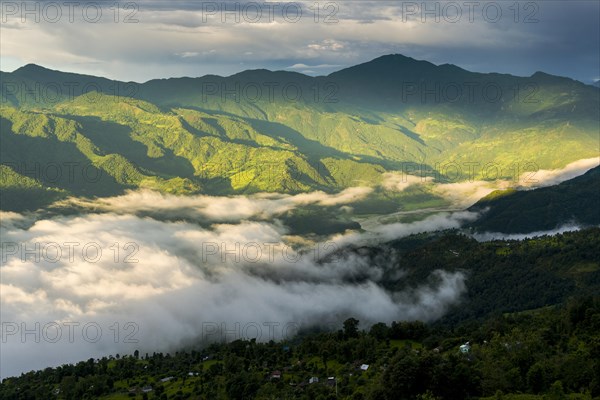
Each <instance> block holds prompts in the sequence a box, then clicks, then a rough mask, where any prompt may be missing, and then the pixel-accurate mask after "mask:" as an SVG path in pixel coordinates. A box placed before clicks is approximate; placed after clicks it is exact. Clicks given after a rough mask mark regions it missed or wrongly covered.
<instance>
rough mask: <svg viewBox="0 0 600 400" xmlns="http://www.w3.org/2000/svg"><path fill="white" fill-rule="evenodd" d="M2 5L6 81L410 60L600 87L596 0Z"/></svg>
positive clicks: (307, 69) (316, 71)
mask: <svg viewBox="0 0 600 400" xmlns="http://www.w3.org/2000/svg"><path fill="white" fill-rule="evenodd" d="M0 3H1V6H2V7H1V12H2V16H1V18H2V20H1V22H2V23H1V32H0V45H1V56H2V57H1V65H0V67H1V69H2V70H3V71H12V70H14V69H16V68H18V67H20V66H22V65H24V64H27V63H36V64H40V65H43V66H46V67H49V68H53V69H60V70H64V71H73V72H80V73H88V74H94V75H102V76H106V77H109V78H114V79H120V80H134V81H138V82H143V81H146V80H149V79H153V78H167V77H178V76H193V77H195V76H202V75H205V74H218V75H230V74H233V73H236V72H239V71H242V70H245V69H254V68H267V69H271V70H278V69H287V70H290V71H298V72H303V73H306V74H310V75H325V74H328V73H330V72H332V71H335V70H338V69H341V68H344V67H347V66H351V65H355V64H358V63H361V62H365V61H368V60H371V59H373V58H376V57H378V56H381V55H384V54H390V53H401V54H404V55H407V56H411V57H414V58H417V59H426V60H428V61H431V62H434V63H436V64H443V63H451V64H456V65H459V66H461V67H463V68H466V69H469V70H472V71H480V72H492V71H494V72H503V73H512V74H515V75H523V76H529V75H531V74H533V73H534V72H535V71H538V70H541V71H545V72H548V73H552V74H556V75H562V76H568V77H572V78H575V79H579V80H581V81H584V82H586V83H589V82H591V81H593V80H596V79H600V72H599V70H600V50H599V49H600V31H599V26H600V23H599V18H600V2H599V1H597V0H590V1H568V2H567V1H546V0H545V1H524V2H519V3H515V2H514V1H512V0H511V1H497V2H488V1H479V2H475V1H473V2H469V1H456V2H434V1H427V2H421V1H419V2H406V1H348V0H343V1H342V0H337V1H317V0H314V1H313V0H311V1H307V2H291V3H290V2H285V1H280V2H278V3H274V2H271V3H265V2H262V1H258V2H248V1H243V2H232V1H227V2H221V1H219V2H204V1H198V0H196V1H138V2H127V1H122V2H119V3H117V4H118V5H119V12H118V13H117V11H116V8H115V6H114V4H115V1H113V0H110V1H106V2H103V1H86V0H79V5H76V4H72V3H71V4H69V3H68V2H66V0H64V1H57V2H52V1H41V2H28V3H27V4H26V5H25V6H23V4H24V3H22V2H21V1H17V2H11V1H0ZM317 9H318V10H319V12H318V13H317V11H316V10H317ZM100 13H101V15H100ZM36 19H37V21H36Z"/></svg>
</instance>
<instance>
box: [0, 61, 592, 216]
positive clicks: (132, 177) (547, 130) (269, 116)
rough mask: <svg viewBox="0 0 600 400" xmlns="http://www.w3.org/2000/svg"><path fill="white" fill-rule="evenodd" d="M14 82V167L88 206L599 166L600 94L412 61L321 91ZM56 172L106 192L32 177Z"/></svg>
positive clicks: (7, 130)
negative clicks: (385, 177) (136, 197)
mask: <svg viewBox="0 0 600 400" xmlns="http://www.w3.org/2000/svg"><path fill="white" fill-rule="evenodd" d="M0 79H1V80H2V85H1V86H2V99H1V103H2V105H1V110H0V111H1V119H0V122H1V125H2V126H1V127H0V138H1V140H2V149H1V150H0V157H1V160H0V161H1V163H2V164H4V165H5V167H6V168H9V169H10V170H11V172H10V173H11V174H13V175H14V174H21V175H24V176H27V177H29V178H31V179H34V180H35V181H36V182H37V184H38V185H40V186H41V187H45V188H51V189H52V190H54V191H57V192H65V193H73V194H77V195H84V194H85V195H106V194H114V193H118V192H120V191H122V190H124V189H127V188H137V187H149V188H155V189H158V190H162V191H169V192H174V193H183V194H185V193H196V192H204V193H213V194H227V193H239V192H242V193H248V192H257V191H269V192H274V191H277V192H290V193H292V192H301V191H307V190H326V191H336V190H340V189H343V188H346V187H349V186H357V185H377V184H378V183H379V182H380V181H381V177H380V176H381V173H383V172H385V171H389V170H408V169H413V168H414V166H415V165H418V166H419V167H420V168H421V169H422V170H424V171H425V173H426V174H429V175H433V176H436V177H437V178H438V179H442V180H443V179H444V178H446V180H451V181H463V180H466V179H468V178H477V179H495V178H507V179H514V178H515V174H516V172H515V171H517V170H518V171H521V172H522V171H523V170H535V169H538V168H560V167H563V166H564V165H566V164H567V163H569V162H572V161H575V160H578V159H582V158H588V157H594V156H597V155H598V153H599V152H600V149H599V148H598V145H599V142H598V125H597V122H598V120H599V118H600V114H599V112H600V111H599V109H600V101H599V96H600V90H598V89H596V88H594V87H592V86H590V85H584V84H582V83H580V82H576V81H573V80H570V79H567V78H560V77H556V76H551V75H547V74H543V73H536V74H534V75H532V76H531V77H527V78H521V77H515V76H511V75H500V74H478V73H472V72H469V71H466V70H463V69H461V68H459V67H456V66H453V65H440V66H436V65H434V64H431V63H429V62H426V61H417V60H414V59H412V58H408V57H404V56H401V55H389V56H383V57H380V58H377V59H375V60H373V61H371V62H368V63H365V64H361V65H357V66H355V67H351V68H347V69H344V70H342V71H339V72H336V73H333V74H331V75H329V76H325V77H316V78H313V77H309V76H305V75H302V74H298V73H292V72H285V71H276V72H271V71H267V70H252V71H244V72H241V73H239V74H236V75H232V76H229V77H219V76H204V77H202V78H176V79H163V80H153V81H149V82H146V83H143V84H136V83H132V82H128V83H126V82H117V81H111V80H108V79H105V78H98V77H93V76H88V75H80V74H71V73H63V72H60V71H52V70H49V69H46V68H43V67H40V66H36V65H27V66H25V67H22V68H20V69H18V70H16V71H14V72H12V73H5V72H3V73H1V75H0ZM36 163H37V164H36ZM52 163H56V164H59V165H61V166H63V168H64V165H65V164H69V163H77V165H80V166H83V167H85V168H89V171H88V172H89V175H92V176H96V175H100V177H99V178H98V181H95V180H93V179H92V180H90V179H70V178H69V179H67V178H68V177H67V176H66V174H61V176H60V177H59V178H58V179H49V177H48V176H47V175H49V174H47V173H42V172H40V171H36V167H32V165H34V166H35V165H39V168H38V169H40V170H42V171H46V170H47V169H48V166H49V165H51V164H52ZM490 171H492V172H493V173H492V172H490ZM7 179H8V178H6V179H5V178H4V177H1V179H0V184H1V185H2V186H6V185H7V183H6V182H8V181H7ZM90 181H92V182H90ZM13 183H14V180H13ZM42 203H43V201H42V202H41V204H42ZM6 204H7V203H6V202H5V203H4V205H3V206H2V208H5V209H6ZM9 208H10V207H9Z"/></svg>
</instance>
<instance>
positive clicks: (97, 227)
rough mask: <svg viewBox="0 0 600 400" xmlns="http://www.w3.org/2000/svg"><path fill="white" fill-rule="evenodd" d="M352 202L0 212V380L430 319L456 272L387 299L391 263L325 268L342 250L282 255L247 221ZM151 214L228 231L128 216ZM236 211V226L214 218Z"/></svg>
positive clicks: (458, 288)
mask: <svg viewBox="0 0 600 400" xmlns="http://www.w3.org/2000/svg"><path fill="white" fill-rule="evenodd" d="M363 194H364V190H362V189H360V190H359V189H352V190H347V191H344V192H342V193H340V194H338V195H326V194H324V193H310V194H303V195H297V196H275V197H274V196H272V195H258V196H254V197H251V198H246V199H244V200H243V201H242V199H240V198H217V197H215V198H212V199H211V201H208V199H206V198H203V197H202V196H198V197H193V198H185V197H176V196H170V197H161V196H160V195H156V194H152V193H149V192H140V193H129V194H127V195H125V196H121V197H117V198H112V199H103V200H101V201H99V202H98V203H97V204H98V205H100V206H101V207H103V211H105V212H104V213H100V214H82V215H69V216H55V217H52V218H50V217H41V216H40V215H20V214H15V213H2V215H1V220H2V224H1V234H2V240H3V244H2V258H3V260H2V267H1V269H0V274H1V285H0V299H1V304H2V310H1V311H2V323H3V325H2V328H3V332H2V334H3V339H2V340H4V343H3V344H2V352H1V354H0V357H1V358H0V361H1V363H2V366H3V368H2V376H3V377H5V376H10V375H13V374H18V373H20V372H22V371H25V370H28V369H36V368H43V367H46V366H48V365H57V364H60V363H65V362H75V361H78V360H82V359H87V358H89V357H101V356H105V355H108V354H116V353H131V352H133V351H134V350H135V349H139V350H140V351H141V352H142V353H144V352H147V351H148V352H152V351H173V350H174V349H176V348H178V347H179V346H182V345H183V344H185V343H189V342H191V341H193V340H198V339H205V340H217V339H221V338H222V337H223V335H224V334H223V333H222V332H221V333H220V334H219V333H217V331H219V330H221V329H225V331H226V333H225V336H226V338H227V339H229V340H231V339H235V338H239V337H246V338H251V337H256V336H260V338H259V339H260V340H268V339H270V338H275V339H278V338H281V337H286V336H291V335H292V334H293V333H294V332H296V331H297V329H298V328H307V327H310V326H312V325H316V324H325V325H328V326H335V327H336V328H337V327H338V326H339V324H340V323H341V321H343V320H344V319H345V318H347V317H350V316H354V317H356V318H358V319H360V320H361V321H362V322H363V323H364V324H365V326H367V325H368V324H371V323H374V322H377V321H385V322H390V321H392V320H399V319H416V318H418V319H422V320H426V321H427V320H433V319H436V318H438V317H440V316H441V315H442V314H443V313H444V312H445V311H446V310H447V308H448V307H449V306H450V305H452V304H455V303H457V302H458V301H459V300H460V296H461V294H462V293H464V291H465V277H464V276H463V275H462V274H461V273H445V272H442V271H436V272H435V273H434V274H433V275H432V276H431V281H428V282H423V283H422V285H421V286H419V287H415V288H412V289H411V290H409V291H406V292H402V293H392V292H389V291H387V290H385V289H384V288H383V287H382V286H381V284H380V283H381V282H380V281H381V278H382V276H383V275H384V273H385V271H389V270H392V269H394V268H396V264H395V263H394V262H393V255H392V256H390V257H389V258H387V257H382V258H381V259H379V260H375V261H373V260H372V259H367V258H365V257H364V256H359V255H357V254H355V253H353V252H345V253H342V254H341V255H339V257H336V258H335V259H329V261H322V260H323V257H324V256H326V255H328V254H330V253H332V251H334V250H336V249H339V248H340V245H341V244H342V242H343V240H339V239H340V238H332V240H331V241H329V242H326V243H320V244H317V245H315V246H313V247H310V248H308V249H305V250H303V251H301V250H300V249H296V248H292V247H290V246H289V245H288V244H287V243H286V235H285V234H286V228H285V227H283V226H281V224H279V223H277V222H274V221H270V220H262V221H247V220H244V219H245V218H246V217H248V216H256V215H260V216H263V217H264V218H267V217H268V216H272V215H274V213H276V212H280V211H281V210H285V209H288V208H289V207H294V206H298V205H302V204H321V205H332V204H336V205H337V204H346V203H349V202H352V201H353V200H356V199H357V198H360V197H361V196H362V195H363ZM156 196H158V197H156ZM219 203H220V204H219ZM151 204H153V205H154V206H155V207H156V208H157V209H160V210H162V211H163V212H164V211H165V210H171V211H172V212H173V213H174V214H173V215H181V214H185V213H187V212H189V210H194V212H196V213H199V214H201V215H202V216H203V217H210V218H215V219H216V220H223V219H226V220H228V222H227V223H225V222H221V223H215V224H213V225H211V226H210V227H204V228H203V227H200V226H199V225H197V224H194V223H190V222H172V221H171V222H170V221H160V220H157V219H153V218H149V217H144V216H141V215H133V214H132V213H136V212H139V211H140V210H145V209H147V207H149V206H150V205H151ZM234 209H235V210H237V211H236V214H235V217H236V218H237V219H235V218H233V217H232V215H231V214H227V213H226V212H225V211H223V210H234ZM182 210H185V212H184V211H182ZM224 215H225V216H226V217H224ZM234 219H235V220H234ZM459 219H460V218H454V217H452V216H441V217H439V219H430V220H427V221H424V223H423V226H420V225H419V223H415V224H409V225H407V226H400V225H393V226H392V225H391V226H389V227H388V228H387V229H385V230H382V232H380V233H379V234H378V235H377V236H371V237H370V240H385V239H389V238H393V237H398V236H402V235H406V234H409V233H411V232H416V231H421V230H423V229H435V228H437V227H440V226H456V225H457V224H458V222H457V221H458V220H459ZM348 237H351V236H348ZM353 242H354V243H358V242H357V241H353ZM36 258H37V259H36ZM320 260H321V261H320ZM396 272H397V274H398V276H400V275H402V271H396ZM36 323H39V326H38V327H36ZM236 324H239V325H236ZM257 327H258V328H257ZM98 329H101V331H102V335H101V337H98V338H97V336H98V335H97V334H98V332H99V330H98ZM26 330H27V332H29V333H27V332H26ZM70 330H71V331H70ZM58 332H60V333H61V336H60V337H58V336H57V333H58ZM227 332H229V333H227ZM69 333H72V335H73V338H72V341H71V340H70V339H69ZM117 334H118V335H117ZM116 335H117V336H116ZM57 338H58V339H57ZM96 339H98V340H97V341H96ZM132 341H135V342H132Z"/></svg>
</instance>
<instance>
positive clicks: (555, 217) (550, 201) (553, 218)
mask: <svg viewBox="0 0 600 400" xmlns="http://www.w3.org/2000/svg"><path fill="white" fill-rule="evenodd" d="M470 210H472V211H484V210H485V211H484V213H483V216H482V217H481V218H479V219H478V220H477V221H475V222H474V223H473V227H475V228H476V229H477V230H480V231H494V232H503V233H527V232H535V231H545V230H551V229H555V228H558V227H560V226H561V225H565V224H573V225H574V224H577V225H583V226H590V225H592V226H593V225H600V167H596V168H593V169H591V170H589V171H588V172H587V173H585V174H583V175H581V176H578V177H576V178H573V179H570V180H568V181H565V182H562V183H560V184H558V185H554V186H549V187H544V188H539V189H535V190H527V191H517V190H506V191H495V192H492V193H490V194H489V195H488V196H486V197H484V198H483V199H481V200H479V201H478V202H477V203H476V204H474V205H473V206H472V207H471V208H470Z"/></svg>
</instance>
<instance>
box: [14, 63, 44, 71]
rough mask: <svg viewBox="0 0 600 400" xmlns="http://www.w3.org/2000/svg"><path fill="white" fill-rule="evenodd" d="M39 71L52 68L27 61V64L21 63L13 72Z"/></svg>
mask: <svg viewBox="0 0 600 400" xmlns="http://www.w3.org/2000/svg"><path fill="white" fill-rule="evenodd" d="M41 71H52V70H51V69H49V68H46V67H42V66H41V65H37V64H34V63H29V64H27V65H23V66H22V67H21V68H18V69H16V70H14V72H13V73H32V72H41Z"/></svg>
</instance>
